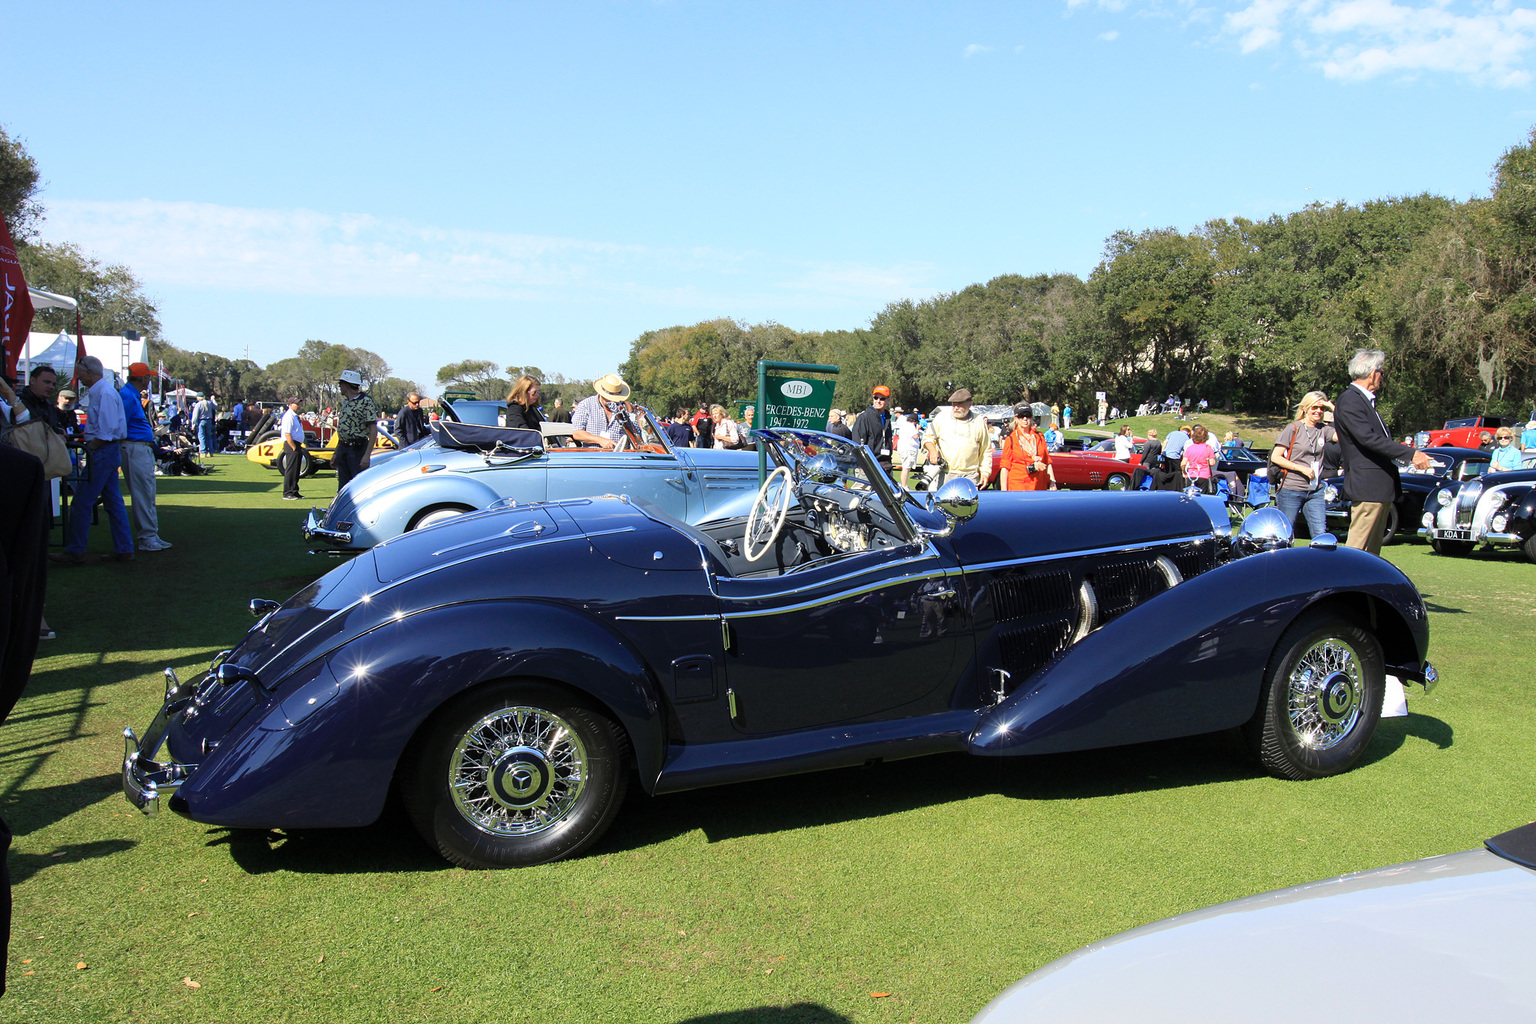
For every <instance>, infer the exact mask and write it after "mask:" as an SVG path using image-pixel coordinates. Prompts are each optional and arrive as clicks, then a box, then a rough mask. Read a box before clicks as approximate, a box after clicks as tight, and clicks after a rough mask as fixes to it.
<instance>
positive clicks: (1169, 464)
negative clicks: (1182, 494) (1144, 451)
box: [1163, 427, 1189, 491]
mask: <svg viewBox="0 0 1536 1024" xmlns="http://www.w3.org/2000/svg"><path fill="white" fill-rule="evenodd" d="M1187 444H1189V434H1188V433H1187V432H1186V431H1185V430H1184V428H1183V427H1177V428H1175V429H1173V430H1170V431H1169V432H1168V436H1167V437H1165V438H1163V471H1164V473H1165V474H1166V475H1165V477H1164V479H1165V481H1166V482H1165V483H1164V485H1163V486H1164V489H1166V490H1174V491H1181V490H1183V489H1184V470H1183V468H1182V467H1181V465H1180V460H1182V459H1183V458H1184V446H1185V445H1187Z"/></svg>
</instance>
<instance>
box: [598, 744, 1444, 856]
mask: <svg viewBox="0 0 1536 1024" xmlns="http://www.w3.org/2000/svg"><path fill="white" fill-rule="evenodd" d="M1409 736H1416V737H1419V738H1421V739H1427V740H1429V741H1430V742H1432V743H1435V744H1436V745H1437V746H1439V747H1440V748H1441V749H1445V748H1447V747H1449V746H1450V744H1451V730H1450V727H1449V726H1447V725H1446V724H1445V723H1443V722H1441V721H1439V720H1438V719H1434V718H1429V717H1427V716H1424V715H1410V716H1409V717H1407V718H1393V719H1387V720H1385V721H1383V722H1382V724H1381V725H1380V726H1378V728H1377V731H1376V735H1375V736H1374V737H1373V739H1372V741H1371V744H1370V746H1369V747H1368V748H1367V750H1366V753H1365V756H1364V758H1362V760H1361V762H1360V766H1364V765H1369V764H1373V763H1375V762H1377V761H1380V760H1384V759H1386V758H1388V757H1390V756H1392V754H1394V753H1395V752H1396V751H1397V750H1398V749H1399V748H1400V747H1402V746H1403V744H1404V742H1405V741H1406V739H1407V737H1409ZM1357 767H1358V766H1357ZM1266 777H1267V776H1266V773H1265V772H1264V771H1263V770H1262V769H1261V768H1259V767H1258V765H1257V764H1256V762H1254V761H1253V760H1251V759H1250V758H1249V757H1248V755H1247V752H1246V750H1245V749H1244V746H1243V744H1242V741H1241V740H1240V738H1239V737H1238V736H1237V735H1236V734H1235V733H1232V732H1227V733H1212V734H1209V735H1204V736H1193V737H1186V738H1182V739H1176V740H1164V741H1160V742H1157V743H1143V744H1137V745H1135V746H1128V747H1114V748H1107V749H1103V750H1089V751H1080V752H1074V753H1067V754H1041V755H1036V756H1030V757H1016V758H1006V757H1004V758H979V757H972V756H970V755H967V754H961V753H955V754H940V755H935V756H931V757H924V758H916V759H913V760H910V761H896V762H890V763H879V764H874V765H867V766H864V767H859V768H842V769H836V770H833V771H826V772H818V773H814V774H811V775H795V776H787V777H785V778H780V779H768V780H764V781H761V782H746V783H738V784H736V785H732V786H723V787H719V788H715V789H705V790H697V791H694V792H689V793H678V794H670V795H667V796H664V797H650V796H647V795H645V794H644V793H642V792H639V791H638V790H632V791H631V796H630V798H629V801H628V803H627V805H626V807H625V808H624V810H623V812H621V813H620V815H619V816H618V818H617V819H616V820H615V822H614V824H613V827H612V828H611V829H610V830H609V832H608V834H607V835H606V836H604V837H603V838H602V839H600V840H599V841H598V843H597V845H596V846H595V847H594V848H593V852H595V853H604V852H612V851H617V850H625V849H637V848H643V847H645V846H650V845H653V844H656V843H660V842H664V841H666V840H668V839H672V838H675V837H676V836H679V835H685V834H687V833H689V832H693V831H703V833H704V834H705V836H706V837H707V838H708V840H709V841H710V842H719V841H722V840H726V839H737V838H742V837H745V836H751V835H760V834H770V833H773V832H779V831H784V830H786V829H794V828H804V827H807V826H818V825H830V824H838V823H843V822H849V821H857V820H860V819H865V818H878V817H883V816H885V815H889V814H895V813H900V812H904V811H912V810H917V809H920V808H923V807H929V806H935V805H939V804H944V803H950V802H954V801H960V800H967V799H971V798H974V797H978V796H986V795H990V794H996V795H1001V796H1006V797H1009V798H1010V799H1015V800H1033V801H1047V800H1083V799H1090V798H1095V797H1106V796H1118V795H1122V794H1126V793H1136V792H1150V791H1155V790H1165V789H1184V788H1188V787H1194V786H1205V785H1213V784H1218V783H1226V782H1240V781H1243V780H1252V779H1263V778H1266Z"/></svg>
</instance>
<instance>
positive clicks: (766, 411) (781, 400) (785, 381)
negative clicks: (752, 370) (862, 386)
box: [762, 373, 837, 430]
mask: <svg viewBox="0 0 1536 1024" xmlns="http://www.w3.org/2000/svg"><path fill="white" fill-rule="evenodd" d="M764 382H765V383H766V385H767V387H766V388H765V389H764V391H763V392H762V403H763V417H764V419H763V426H765V427H801V428H804V429H809V430H826V429H827V417H828V415H829V414H830V413H831V412H832V392H833V389H834V388H835V387H836V386H837V381H835V380H816V379H813V378H810V377H780V376H778V375H776V374H771V373H770V374H767V375H766V377H765V381H764Z"/></svg>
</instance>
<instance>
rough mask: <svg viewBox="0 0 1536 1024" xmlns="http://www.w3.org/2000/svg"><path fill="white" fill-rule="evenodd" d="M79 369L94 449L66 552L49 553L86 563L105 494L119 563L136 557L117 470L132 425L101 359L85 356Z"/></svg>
mask: <svg viewBox="0 0 1536 1024" xmlns="http://www.w3.org/2000/svg"><path fill="white" fill-rule="evenodd" d="M75 373H76V374H77V375H78V376H79V378H80V383H81V384H83V385H85V387H86V396H87V402H86V418H85V447H86V448H87V449H88V450H89V453H90V454H89V455H88V456H87V461H86V478H85V479H84V480H83V481H81V482H80V483H79V484H78V485H77V486H76V487H75V493H74V497H73V499H72V500H71V502H70V507H69V529H68V531H67V535H66V537H65V540H64V550H63V551H51V552H49V553H48V558H49V560H50V561H53V562H58V563H59V564H61V565H83V564H84V563H85V543H86V541H87V540H88V539H89V538H90V533H91V509H92V508H93V507H94V506H95V505H96V499H97V498H100V499H101V501H102V507H103V508H104V509H105V510H106V513H107V522H108V523H110V524H111V527H112V554H110V555H108V556H107V557H108V558H111V559H114V560H116V561H119V562H131V561H133V533H132V532H131V531H130V530H129V529H128V510H127V509H126V508H124V507H123V493H122V491H121V490H119V489H118V486H117V470H118V467H119V466H121V465H122V460H123V438H124V437H125V436H126V435H127V432H128V427H127V423H126V422H125V421H124V418H123V399H122V396H121V395H119V394H118V393H117V389H116V388H115V387H113V386H112V381H111V380H110V379H109V378H108V377H107V375H106V370H105V369H104V368H103V367H102V365H101V360H100V359H97V358H96V357H95V356H84V357H82V358H81V359H80V361H79V362H78V363H76V364H75Z"/></svg>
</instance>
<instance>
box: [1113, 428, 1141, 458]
mask: <svg viewBox="0 0 1536 1024" xmlns="http://www.w3.org/2000/svg"><path fill="white" fill-rule="evenodd" d="M1135 450H1136V442H1135V441H1133V440H1131V428H1130V427H1121V428H1120V432H1119V433H1118V434H1116V435H1115V458H1117V459H1119V460H1120V461H1121V462H1130V461H1131V453H1132V452H1133V451H1135Z"/></svg>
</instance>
